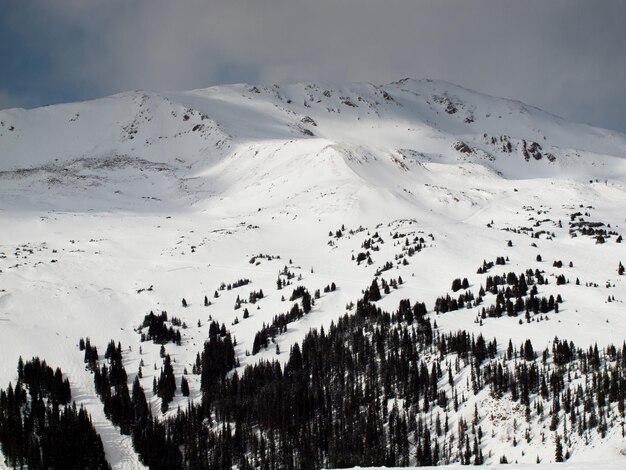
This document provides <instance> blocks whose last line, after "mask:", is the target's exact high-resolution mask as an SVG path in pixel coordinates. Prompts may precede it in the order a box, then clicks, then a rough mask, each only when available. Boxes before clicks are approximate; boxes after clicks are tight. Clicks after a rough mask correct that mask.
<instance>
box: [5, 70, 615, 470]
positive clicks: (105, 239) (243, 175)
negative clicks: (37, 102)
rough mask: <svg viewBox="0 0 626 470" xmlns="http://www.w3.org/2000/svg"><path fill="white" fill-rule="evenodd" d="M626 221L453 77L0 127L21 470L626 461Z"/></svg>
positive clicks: (560, 157) (98, 108) (28, 116)
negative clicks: (624, 237) (444, 79)
mask: <svg viewBox="0 0 626 470" xmlns="http://www.w3.org/2000/svg"><path fill="white" fill-rule="evenodd" d="M625 219H626V135H623V134H620V133H617V132H613V131H609V130H604V129H599V128H594V127H590V126H588V125H583V124H577V123H572V122H568V121H565V120H563V119H561V118H559V117H557V116H554V115H551V114H548V113H546V112H544V111H541V110H539V109H537V108H534V107H531V106H527V105H524V104H522V103H520V102H516V101H511V100H507V99H502V98H495V97H491V96H487V95H483V94H480V93H477V92H474V91H471V90H467V89H465V88H462V87H459V86H456V85H453V84H451V83H447V82H441V81H433V80H412V79H404V80H400V81H398V82H394V83H390V84H387V85H380V86H379V85H373V84H368V83H346V84H332V83H305V84H295V85H280V86H279V85H273V86H260V85H257V86H254V85H229V86H219V87H212V88H207V89H202V90H195V91H188V92H142V91H136V92H127V93H122V94H119V95H115V96H110V97H107V98H102V99H98V100H95V101H88V102H79V103H72V104H63V105H55V106H48V107H43V108H37V109H32V110H23V109H9V110H4V111H0V227H1V229H0V351H1V355H0V388H2V393H1V394H0V446H1V447H0V449H1V455H0V467H2V466H4V467H6V468H24V467H26V466H27V467H28V468H33V469H35V468H59V469H60V468H63V469H72V468H104V469H106V468H109V466H110V468H113V469H141V468H151V469H179V468H185V469H186V468H189V469H201V468H224V469H227V468H228V469H230V468H243V469H248V468H260V469H317V468H340V467H354V466H365V467H378V466H405V467H406V466H429V465H459V464H485V465H490V466H491V465H493V464H496V465H497V464H500V463H510V464H514V463H518V464H524V466H522V467H520V468H523V469H526V468H530V466H531V465H532V466H533V468H535V467H534V466H535V465H536V464H540V465H545V468H546V470H548V469H549V470H554V469H561V468H571V469H574V470H575V469H581V470H584V469H587V468H592V467H591V466H590V465H589V464H588V462H592V464H591V465H592V466H593V468H594V469H602V468H606V469H617V468H625V467H626V457H625V455H626V439H625V438H624V435H625V432H626V430H625V418H624V416H625V409H624V408H625V400H626V343H625V340H626V308H625V304H624V301H625V300H626V275H624V263H626V249H625V246H626V243H624V242H623V241H622V239H623V236H624V235H626V230H625V225H626V220H625ZM57 368H58V370H57ZM560 461H565V462H567V464H563V465H567V466H565V467H564V466H563V465H558V464H555V463H554V462H560ZM455 468H456V467H455Z"/></svg>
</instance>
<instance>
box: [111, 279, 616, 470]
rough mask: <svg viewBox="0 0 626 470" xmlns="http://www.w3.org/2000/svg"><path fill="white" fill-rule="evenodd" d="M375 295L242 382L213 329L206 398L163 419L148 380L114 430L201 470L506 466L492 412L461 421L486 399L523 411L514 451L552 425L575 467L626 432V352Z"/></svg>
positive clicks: (151, 452)
mask: <svg viewBox="0 0 626 470" xmlns="http://www.w3.org/2000/svg"><path fill="white" fill-rule="evenodd" d="M375 289H376V288H375V287H373V288H372V287H370V289H367V290H366V291H365V292H364V297H363V298H362V299H360V300H359V301H358V302H357V305H356V310H355V312H354V313H353V314H351V315H345V316H344V317H342V318H340V319H339V320H338V321H337V322H336V323H333V324H332V325H331V327H330V328H329V329H328V331H325V330H323V329H320V330H311V331H310V332H309V333H308V334H307V336H306V338H305V339H304V340H303V342H302V343H301V344H295V345H294V346H293V347H292V348H291V350H290V351H289V358H288V360H287V362H286V364H285V365H284V366H283V365H281V363H279V362H277V361H272V362H268V361H260V362H257V363H255V364H254V365H249V366H246V367H245V368H243V369H237V370H235V369H236V367H237V365H238V362H237V358H236V355H235V352H234V346H233V342H232V341H231V339H230V335H229V334H228V333H227V332H224V331H222V330H223V329H222V328H220V327H219V326H218V325H217V323H214V324H212V325H211V328H210V334H209V339H208V341H207V342H206V343H205V346H204V350H203V352H202V355H201V356H200V355H199V356H198V359H197V361H196V365H195V366H194V373H198V374H200V375H201V384H202V386H201V391H202V397H201V400H198V401H195V402H188V405H187V406H186V407H185V408H184V409H179V410H178V411H177V412H176V413H175V414H169V415H168V417H161V418H160V419H157V418H156V417H152V416H151V415H150V411H149V407H148V406H147V404H146V397H145V393H144V392H143V390H142V389H141V385H140V384H139V381H138V380H137V379H136V380H135V383H134V385H133V392H132V398H131V399H125V400H126V401H127V406H122V407H120V408H119V409H120V410H121V411H120V413H121V416H120V417H118V418H114V417H113V415H112V420H113V421H114V422H115V420H117V422H127V423H128V426H127V427H122V426H121V427H120V429H121V430H122V432H125V433H130V434H132V436H133V443H134V445H135V448H136V450H137V452H138V453H139V455H140V456H141V458H142V460H143V462H144V463H145V464H146V465H148V466H149V467H150V468H189V469H201V468H224V469H226V468H232V467H233V466H236V467H238V468H262V469H317V468H323V467H346V466H383V465H384V466H406V465H418V466H424V465H443V464H448V463H453V462H459V463H462V464H481V463H483V462H485V460H486V459H487V458H489V459H490V461H492V462H493V461H497V460H498V459H499V460H501V461H507V456H506V455H502V456H495V455H490V454H489V455H485V454H484V453H483V448H484V442H485V436H484V433H483V427H482V423H483V420H485V419H486V416H485V415H484V412H483V410H481V409H479V408H478V407H475V405H472V408H473V413H470V415H471V417H470V418H468V417H467V413H465V414H463V413H461V414H459V413H457V412H458V411H459V410H461V409H462V408H463V407H466V406H467V403H468V402H470V399H471V396H472V395H477V394H479V393H481V392H484V393H486V394H488V396H490V397H491V399H492V400H496V401H497V400H508V401H509V402H512V403H515V404H516V406H518V407H519V408H520V409H521V410H524V416H525V419H524V420H521V422H520V423H519V429H518V433H516V434H515V436H514V437H513V439H514V442H513V445H515V441H516V440H518V441H519V440H521V439H526V440H527V441H529V442H530V439H531V434H530V428H531V426H535V425H538V424H542V423H546V424H547V423H549V432H546V434H545V435H544V434H543V433H542V435H541V438H539V437H537V436H535V437H534V438H535V439H541V440H542V442H544V441H547V442H551V443H553V446H554V449H555V450H554V452H555V453H554V455H555V456H560V457H559V458H561V459H563V460H567V458H568V457H569V451H568V448H569V447H570V445H571V441H572V439H576V438H580V439H588V438H589V437H590V436H591V434H592V433H597V434H599V435H601V436H603V435H606V433H607V432H608V430H609V429H610V428H613V427H616V426H618V424H619V423H620V422H622V419H623V416H624V400H625V398H626V375H625V374H624V371H625V370H626V344H625V345H622V346H621V347H620V348H616V347H614V346H610V347H608V348H605V349H603V350H599V349H598V348H597V347H593V348H590V349H588V350H583V349H580V348H576V347H575V345H574V344H573V343H570V342H567V341H561V340H559V339H558V338H555V340H554V341H553V346H552V348H551V349H550V350H548V349H546V350H543V351H538V350H535V348H534V346H533V344H532V342H531V341H530V340H527V341H525V342H523V343H522V344H521V345H518V346H514V345H513V343H512V342H509V344H508V347H505V346H504V345H498V344H497V342H496V341H495V339H494V340H488V339H486V338H484V337H483V336H481V335H478V336H477V337H475V336H473V335H471V334H469V333H467V332H465V331H458V332H456V333H443V332H441V331H439V330H438V329H437V328H436V326H435V325H433V324H432V323H431V320H430V318H428V317H426V316H425V314H426V307H425V306H424V304H422V303H419V302H418V303H415V304H414V305H411V303H410V301H409V300H402V301H401V302H400V303H399V305H398V308H397V310H396V311H395V312H391V313H389V312H384V311H382V310H381V309H380V308H379V307H377V306H376V305H375V304H374V303H372V302H371V301H370V299H371V298H372V292H371V291H372V290H375ZM374 297H376V296H375V295H374ZM165 361H167V359H165ZM102 367H105V366H102ZM122 368H123V367H122ZM122 387H123V385H122ZM159 387H160V385H159ZM116 393H117V392H116ZM158 393H160V392H159V391H158ZM158 393H157V394H158ZM175 393H181V392H179V391H176V390H175ZM122 395H124V396H126V395H128V394H127V392H123V393H122ZM159 396H161V395H159ZM105 409H106V408H105ZM110 409H113V408H110Z"/></svg>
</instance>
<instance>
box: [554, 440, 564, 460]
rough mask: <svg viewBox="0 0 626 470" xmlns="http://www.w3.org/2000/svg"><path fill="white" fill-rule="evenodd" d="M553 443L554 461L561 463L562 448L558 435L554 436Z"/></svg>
mask: <svg viewBox="0 0 626 470" xmlns="http://www.w3.org/2000/svg"><path fill="white" fill-rule="evenodd" d="M555 441H556V442H555V450H554V461H555V462H563V446H562V444H561V437H560V436H559V435H558V434H556V437H555Z"/></svg>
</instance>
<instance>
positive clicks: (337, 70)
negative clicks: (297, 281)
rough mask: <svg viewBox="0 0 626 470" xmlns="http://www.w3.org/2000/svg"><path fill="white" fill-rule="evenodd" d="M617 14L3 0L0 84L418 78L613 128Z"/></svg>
mask: <svg viewBox="0 0 626 470" xmlns="http://www.w3.org/2000/svg"><path fill="white" fill-rule="evenodd" d="M9 3H10V4H11V5H10V6H7V4H9ZM624 18H626V2H623V1H621V0H617V1H603V2H589V1H588V0H553V1H550V2H545V1H543V0H527V1H523V2H520V1H504V0H493V1H482V0H473V1H454V2H453V1H447V0H433V1H416V0H387V1H385V2H381V1H379V0H376V1H374V0H314V1H308V2H298V1H293V0H289V1H287V0H255V1H243V0H212V1H207V0H177V1H171V0H145V1H141V0H134V1H132V0H109V1H106V2H103V1H100V0H56V1H54V2H49V1H47V0H24V1H21V2H4V6H3V7H0V69H1V70H3V73H2V74H0V89H3V90H5V94H7V95H8V96H11V97H12V98H11V101H10V103H13V104H15V102H20V100H21V102H23V103H24V104H27V105H32V104H40V103H44V102H50V101H62V100H67V99H82V98H87V97H94V96H99V95H103V94H110V93H114V92H118V91H123V90H127V89H139V88H141V89H187V88H197V87H205V86H209V85H212V84H217V83H224V82H242V81H247V82H263V83H273V82H293V81H310V80H325V81H341V80H350V81H370V82H378V83H382V82H389V81H392V80H397V79H399V78H402V77H405V76H412V77H417V78H419V77H431V78H442V79H445V80H448V81H451V82H455V83H458V84H461V85H464V86H467V87H469V88H474V89H477V90H480V91H484V92H486V93H489V94H494V95H499V96H506V97H511V98H516V99H520V100H522V101H524V102H527V103H529V104H533V105H536V106H539V107H541V108H544V109H546V110H548V111H551V112H554V113H556V114H560V115H563V116H564V117H567V118H570V119H574V120H577V121H583V122H590V123H593V124H596V125H600V126H605V127H611V128H615V129H619V130H622V131H626V87H625V86H624V83H626V54H625V52H624V44H626V32H625V29H624V28H623V25H622V24H620V23H621V22H623V20H624ZM0 105H2V101H0Z"/></svg>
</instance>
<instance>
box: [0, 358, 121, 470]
mask: <svg viewBox="0 0 626 470" xmlns="http://www.w3.org/2000/svg"><path fill="white" fill-rule="evenodd" d="M71 399H72V393H71V390H70V384H69V381H68V380H67V379H63V373H62V372H61V370H60V369H56V370H55V371H53V370H52V368H50V367H49V366H48V365H47V364H46V362H45V361H41V360H40V359H39V358H37V357H36V358H33V359H32V360H30V361H28V362H26V363H24V362H23V361H22V358H20V360H19V363H18V380H17V383H16V384H15V387H13V385H11V384H9V386H8V387H7V388H6V389H5V390H2V391H0V446H1V447H2V454H3V455H4V457H5V459H6V462H5V463H6V464H8V465H9V466H12V467H13V468H25V467H27V468H29V469H59V470H72V469H77V470H78V469H97V470H106V469H110V467H109V464H108V463H107V461H106V459H105V455H104V449H103V446H102V441H101V439H100V436H99V435H98V434H97V432H96V430H95V429H94V427H93V425H92V423H91V417H90V416H89V414H88V413H87V412H86V411H85V410H84V409H83V408H82V407H81V408H77V407H76V404H75V403H72V404H70V402H71Z"/></svg>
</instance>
